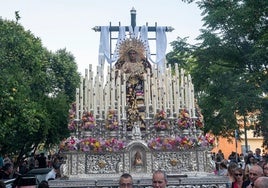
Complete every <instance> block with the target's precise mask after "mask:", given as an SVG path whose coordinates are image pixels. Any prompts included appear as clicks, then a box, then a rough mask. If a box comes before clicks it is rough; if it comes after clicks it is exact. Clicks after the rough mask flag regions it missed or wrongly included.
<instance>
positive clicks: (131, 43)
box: [118, 38, 146, 57]
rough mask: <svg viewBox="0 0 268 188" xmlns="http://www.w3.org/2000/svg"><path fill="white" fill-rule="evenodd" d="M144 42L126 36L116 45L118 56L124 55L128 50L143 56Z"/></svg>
mask: <svg viewBox="0 0 268 188" xmlns="http://www.w3.org/2000/svg"><path fill="white" fill-rule="evenodd" d="M145 46H146V45H145V43H144V42H143V41H141V40H140V39H137V38H127V39H124V40H122V41H121V42H120V43H119V45H118V53H119V57H124V56H126V55H127V54H128V52H129V51H131V50H134V51H136V52H137V53H138V54H139V55H140V56H145V51H146V48H145Z"/></svg>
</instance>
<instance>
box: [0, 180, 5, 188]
mask: <svg viewBox="0 0 268 188" xmlns="http://www.w3.org/2000/svg"><path fill="white" fill-rule="evenodd" d="M0 188H6V184H5V183H4V182H3V181H2V180H0Z"/></svg>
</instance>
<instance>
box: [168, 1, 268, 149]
mask: <svg viewBox="0 0 268 188" xmlns="http://www.w3.org/2000/svg"><path fill="white" fill-rule="evenodd" d="M191 2H192V1H188V3H191ZM194 2H195V3H197V4H198V6H199V7H200V9H201V10H202V11H203V12H202V16H203V21H204V27H203V28H202V30H201V35H200V36H199V37H198V39H199V40H200V41H201V43H200V44H198V45H195V46H194V47H191V48H188V47H187V45H186V44H183V43H182V41H181V40H178V41H174V42H173V44H172V45H173V52H172V53H173V54H172V53H170V54H171V56H172V58H171V57H169V56H167V57H168V60H171V62H175V61H174V58H175V59H176V58H177V57H176V55H179V56H180V58H177V59H178V61H179V62H180V61H181V59H182V57H181V56H182V55H183V57H186V61H184V62H186V63H187V64H188V65H187V66H184V67H186V68H188V70H189V71H190V73H191V74H192V77H193V82H194V84H195V90H196V95H197V98H198V102H199V105H200V107H201V108H202V112H203V115H204V117H205V123H206V131H208V130H212V132H213V133H214V134H216V135H224V136H226V137H228V136H233V130H234V129H237V123H236V115H240V116H242V117H244V116H247V114H248V113H249V112H254V111H256V110H257V111H260V112H261V116H260V117H259V120H260V125H261V127H262V131H263V134H268V133H267V129H268V128H267V126H268V125H267V120H266V119H267V118H266V119H265V117H267V97H264V96H267V82H268V79H267V78H268V77H267V71H268V70H267V69H268V64H267V60H268V53H267V48H268V43H267V41H268V40H267V36H268V26H267V23H268V19H267V16H268V12H267V10H268V2H267V1H259V0H257V1H255V0H254V1H253V0H234V1H229V0H222V1H208V0H202V1H194ZM184 42H185V41H184ZM185 46H186V47H187V48H188V49H189V50H188V51H187V50H184V51H187V56H185V54H179V53H178V51H179V50H180V48H179V47H185ZM187 57H190V59H191V61H189V58H187ZM266 138H267V137H266ZM265 143H266V146H267V143H268V142H267V141H265Z"/></svg>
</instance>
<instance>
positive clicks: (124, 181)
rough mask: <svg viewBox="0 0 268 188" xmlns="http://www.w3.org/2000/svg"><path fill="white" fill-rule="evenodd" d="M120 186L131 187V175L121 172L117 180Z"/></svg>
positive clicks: (121, 187)
mask: <svg viewBox="0 0 268 188" xmlns="http://www.w3.org/2000/svg"><path fill="white" fill-rule="evenodd" d="M119 187H120V188H125V187H127V188H132V187H133V179H132V176H131V175H130V174H128V173H125V174H122V175H121V177H120V180H119Z"/></svg>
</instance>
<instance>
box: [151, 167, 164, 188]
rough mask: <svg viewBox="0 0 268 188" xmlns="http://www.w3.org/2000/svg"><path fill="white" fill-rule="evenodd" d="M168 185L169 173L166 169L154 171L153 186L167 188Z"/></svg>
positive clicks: (154, 187)
mask: <svg viewBox="0 0 268 188" xmlns="http://www.w3.org/2000/svg"><path fill="white" fill-rule="evenodd" d="M166 186H167V175H166V173H165V172H164V171H161V170H157V171H155V172H154V173H153V188H165V187H166Z"/></svg>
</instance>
